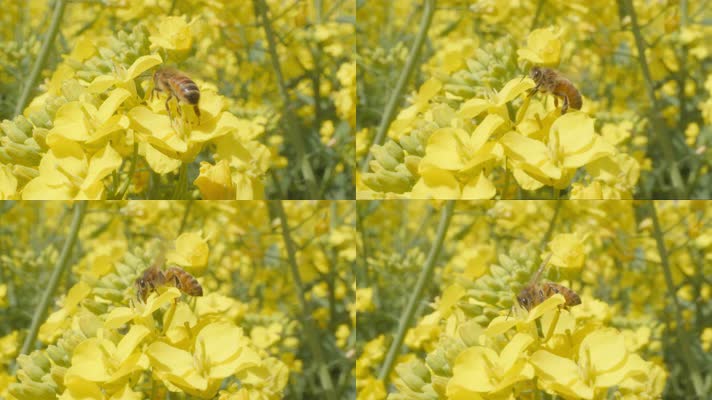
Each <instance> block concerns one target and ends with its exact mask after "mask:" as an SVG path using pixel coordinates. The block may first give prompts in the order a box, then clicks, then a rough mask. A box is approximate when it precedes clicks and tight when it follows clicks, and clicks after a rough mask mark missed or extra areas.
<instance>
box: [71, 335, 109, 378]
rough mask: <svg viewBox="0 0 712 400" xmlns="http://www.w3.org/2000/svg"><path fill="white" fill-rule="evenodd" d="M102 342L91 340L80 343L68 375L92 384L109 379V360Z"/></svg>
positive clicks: (73, 355) (95, 339)
mask: <svg viewBox="0 0 712 400" xmlns="http://www.w3.org/2000/svg"><path fill="white" fill-rule="evenodd" d="M101 341H102V340H101V339H98V338H90V339H87V340H85V341H83V342H81V343H79V344H78V345H77V347H76V348H75V349H74V353H72V366H71V367H70V368H69V370H68V371H67V374H68V375H76V376H78V377H80V378H82V379H85V380H87V381H90V382H102V381H105V380H107V379H109V377H110V375H109V372H108V365H107V360H106V359H105V353H104V350H102V343H101Z"/></svg>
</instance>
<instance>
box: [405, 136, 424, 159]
mask: <svg viewBox="0 0 712 400" xmlns="http://www.w3.org/2000/svg"><path fill="white" fill-rule="evenodd" d="M399 142H400V145H401V146H402V147H403V149H404V150H405V151H406V152H407V153H408V154H415V155H418V156H423V155H425V154H424V153H425V151H424V149H423V147H422V146H421V145H420V142H418V141H417V140H416V139H414V138H413V137H411V136H401V138H400V140H399ZM406 158H407V156H406Z"/></svg>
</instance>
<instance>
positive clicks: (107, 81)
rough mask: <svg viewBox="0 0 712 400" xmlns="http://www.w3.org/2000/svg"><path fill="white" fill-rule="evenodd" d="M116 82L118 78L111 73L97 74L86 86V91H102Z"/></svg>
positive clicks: (95, 92)
mask: <svg viewBox="0 0 712 400" xmlns="http://www.w3.org/2000/svg"><path fill="white" fill-rule="evenodd" d="M116 83H118V80H117V79H116V77H115V76H113V75H99V76H97V77H96V78H94V80H93V81H91V83H90V84H89V86H88V87H87V92H89V93H92V94H98V93H104V92H106V91H107V90H108V89H109V88H110V87H112V86H114V85H116Z"/></svg>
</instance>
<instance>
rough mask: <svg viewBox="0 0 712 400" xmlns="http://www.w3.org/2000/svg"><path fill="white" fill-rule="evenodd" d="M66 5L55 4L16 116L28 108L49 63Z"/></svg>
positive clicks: (59, 1)
mask: <svg viewBox="0 0 712 400" xmlns="http://www.w3.org/2000/svg"><path fill="white" fill-rule="evenodd" d="M66 5H67V1H66V0H57V2H56V3H54V12H53V13H52V21H51V22H50V24H49V29H47V33H46V34H45V37H44V42H42V47H41V48H40V53H39V54H38V55H37V59H36V60H35V65H33V66H32V71H30V75H29V76H28V77H27V79H26V80H25V84H24V86H23V87H22V93H21V94H20V99H19V100H18V101H17V104H16V105H15V116H17V115H20V114H22V110H24V109H25V106H27V103H28V102H29V101H30V94H31V93H32V90H33V89H34V88H35V84H36V83H37V79H38V78H39V76H40V73H41V72H42V68H44V66H45V62H47V56H48V55H49V52H50V50H51V49H52V44H53V43H54V39H55V37H57V32H59V23H60V22H61V21H62V16H63V15H64V8H65V7H66Z"/></svg>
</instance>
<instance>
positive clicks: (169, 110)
mask: <svg viewBox="0 0 712 400" xmlns="http://www.w3.org/2000/svg"><path fill="white" fill-rule="evenodd" d="M172 97H173V93H170V92H168V98H167V99H166V112H168V116H169V117H170V116H171V108H170V107H169V106H168V102H169V101H170V100H171V98H172Z"/></svg>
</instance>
